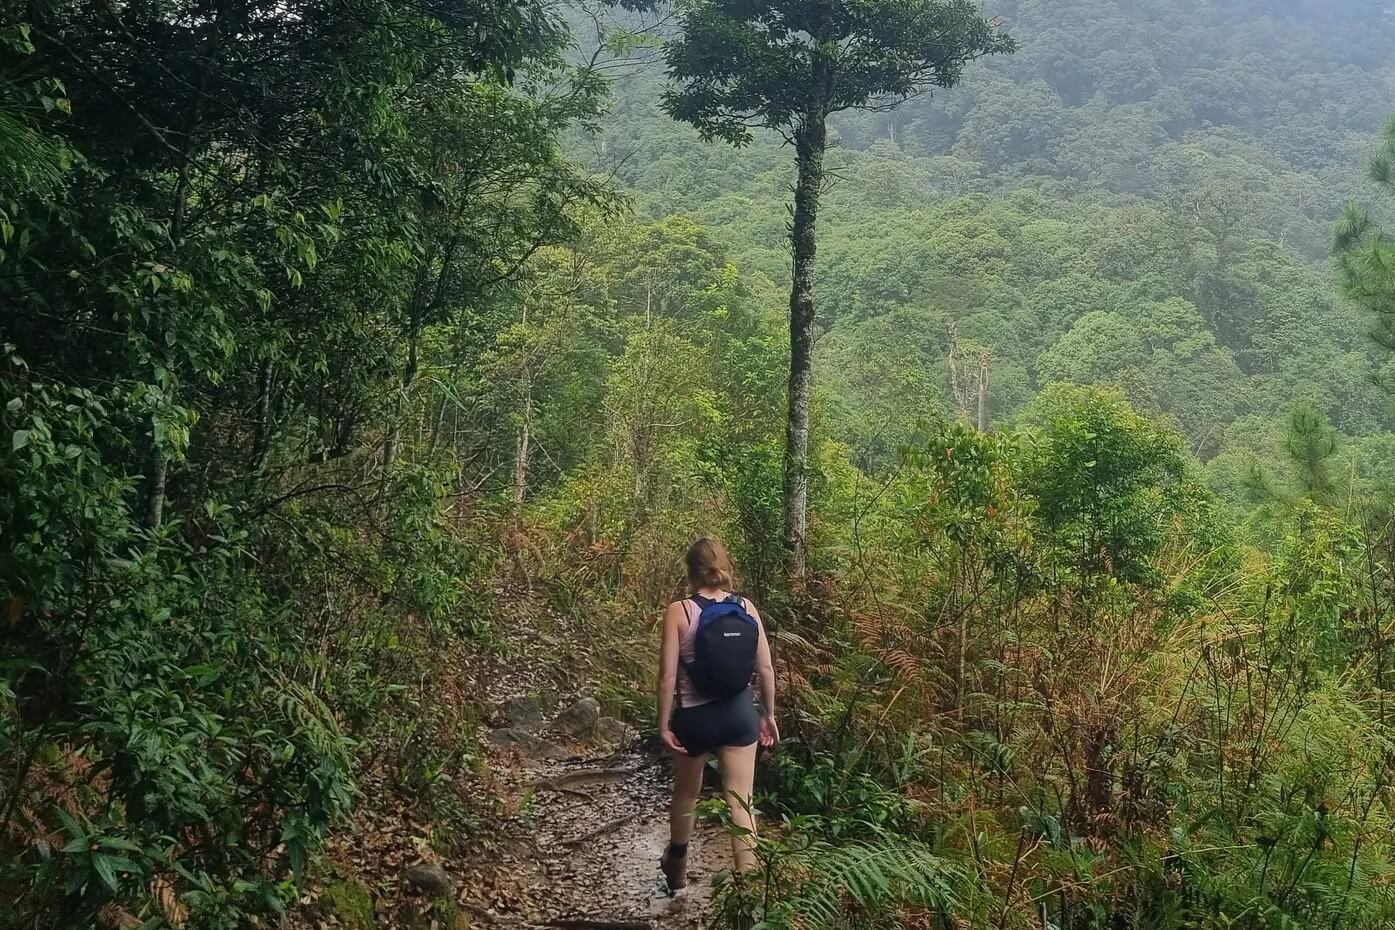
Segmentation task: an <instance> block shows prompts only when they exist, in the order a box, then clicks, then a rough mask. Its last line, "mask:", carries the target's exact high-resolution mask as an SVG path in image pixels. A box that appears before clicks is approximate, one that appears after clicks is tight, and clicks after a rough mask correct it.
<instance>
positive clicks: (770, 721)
mask: <svg viewBox="0 0 1395 930" xmlns="http://www.w3.org/2000/svg"><path fill="white" fill-rule="evenodd" d="M779 741H780V725H779V724H777V723H776V722H775V715H774V714H764V715H762V716H761V718H760V744H761V745H762V746H764V747H765V748H766V749H769V748H770V747H771V746H774V745H775V744H776V743H778V742H779Z"/></svg>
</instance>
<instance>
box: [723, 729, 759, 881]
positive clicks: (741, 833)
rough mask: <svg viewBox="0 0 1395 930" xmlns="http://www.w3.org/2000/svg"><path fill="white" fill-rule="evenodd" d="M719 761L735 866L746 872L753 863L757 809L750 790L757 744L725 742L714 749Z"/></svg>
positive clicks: (753, 788) (754, 864) (754, 771)
mask: <svg viewBox="0 0 1395 930" xmlns="http://www.w3.org/2000/svg"><path fill="white" fill-rule="evenodd" d="M717 759H718V760H719V761H720V762H721V764H722V790H723V792H725V794H726V798H727V808H728V810H730V811H731V822H732V823H733V824H735V825H736V827H737V831H738V832H737V834H736V835H735V836H733V837H732V838H731V851H732V855H733V856H734V857H735V859H736V870H737V871H738V872H748V871H750V870H751V869H753V868H755V866H756V811H755V807H754V806H753V805H754V803H755V801H754V798H753V797H752V794H753V792H754V790H755V783H756V744H755V743H752V744H751V745H749V746H724V747H722V748H721V749H719V750H717Z"/></svg>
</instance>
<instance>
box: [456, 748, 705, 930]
mask: <svg viewBox="0 0 1395 930" xmlns="http://www.w3.org/2000/svg"><path fill="white" fill-rule="evenodd" d="M506 771H507V773H508V774H507V776H506V778H507V783H506V784H501V785H500V786H499V787H500V788H502V789H503V791H504V796H505V797H509V798H512V799H514V800H515V803H517V804H518V805H519V811H520V813H519V817H520V819H521V820H522V821H524V822H525V823H526V824H527V825H528V826H529V828H530V829H528V831H527V833H526V834H525V835H524V836H522V837H521V838H520V841H519V842H516V843H514V844H513V845H512V847H511V848H510V849H508V850H507V851H501V852H499V854H498V855H497V856H495V857H493V858H481V859H478V860H476V861H475V862H474V863H472V864H471V866H470V867H469V869H468V871H467V873H466V874H465V875H464V876H463V882H462V886H463V888H464V893H463V895H462V897H461V899H460V903H461V904H462V905H463V906H464V907H465V909H466V910H467V911H468V912H469V913H470V914H471V915H472V917H474V918H475V920H476V923H478V924H481V925H486V926H498V927H519V928H534V927H539V928H541V927H575V928H583V930H584V928H597V930H607V928H615V930H621V928H623V930H677V928H696V927H700V926H702V925H703V917H704V913H705V909H706V905H707V903H708V901H709V900H710V897H711V889H712V884H711V880H712V878H713V876H714V875H716V874H717V873H718V872H720V871H721V870H723V869H725V868H727V867H729V864H730V847H729V843H728V841H727V838H726V836H725V835H724V834H722V833H721V832H720V831H718V830H715V829H712V828H706V827H700V828H699V831H698V835H696V836H695V837H694V839H693V843H692V846H691V851H690V855H689V869H690V875H691V884H690V885H689V888H688V889H687V890H686V891H685V892H684V893H682V894H680V895H679V896H677V897H672V898H671V897H669V896H668V895H667V893H666V892H665V890H664V886H663V879H662V877H661V875H660V873H659V871H658V868H657V863H658V859H659V856H660V854H661V853H662V852H663V849H664V845H665V844H666V843H667V841H668V820H667V813H666V806H667V797H668V779H669V776H668V770H667V766H666V765H664V764H663V763H662V762H661V761H659V760H656V759H654V758H652V757H649V756H644V755H640V754H638V753H634V752H625V753H619V754H615V755H611V756H607V757H604V758H584V759H573V760H546V761H528V760H520V761H519V762H518V763H517V764H515V765H513V766H511V767H509V768H508V769H507V770H506Z"/></svg>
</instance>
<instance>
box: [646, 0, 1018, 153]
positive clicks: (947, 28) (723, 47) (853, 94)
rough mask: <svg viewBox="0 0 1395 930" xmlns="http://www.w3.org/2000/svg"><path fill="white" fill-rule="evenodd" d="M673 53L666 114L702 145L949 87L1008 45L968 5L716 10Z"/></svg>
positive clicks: (798, 0)
mask: <svg viewBox="0 0 1395 930" xmlns="http://www.w3.org/2000/svg"><path fill="white" fill-rule="evenodd" d="M682 27H683V35H682V38H680V39H678V40H676V41H674V42H673V43H672V44H670V45H669V46H668V49H667V52H666V57H667V60H668V68H669V75H670V77H671V78H673V80H674V81H675V82H676V86H673V87H670V88H669V89H667V90H666V91H665V93H664V97H663V101H664V109H665V111H666V112H667V113H668V114H669V115H670V116H672V117H673V118H674V119H678V120H682V121H683V122H686V123H691V124H692V125H693V126H695V127H696V128H697V129H698V131H699V132H701V133H702V135H703V137H704V138H706V139H721V140H723V141H726V142H729V143H731V144H733V145H743V144H745V143H746V142H749V141H750V129H751V127H752V126H761V127H764V128H767V129H775V130H784V129H786V128H789V127H792V126H795V125H797V124H800V123H802V122H803V121H804V120H806V119H809V118H818V119H822V118H823V117H825V116H827V115H828V114H830V113H836V112H839V111H842V110H848V109H858V108H868V107H893V106H895V105H897V104H899V103H900V102H901V101H903V100H905V99H906V98H907V97H910V96H911V95H913V94H914V93H916V92H917V91H918V90H919V89H920V88H923V87H926V86H935V87H953V86H954V85H955V84H957V83H958V82H959V78H960V76H961V74H962V72H963V69H964V64H965V63H966V62H968V61H971V60H973V59H975V58H978V57H980V56H983V55H990V54H996V53H1005V52H1011V51H1013V49H1014V48H1015V47H1016V46H1015V44H1014V42H1013V40H1012V39H1011V38H1010V37H1009V36H1007V35H1006V34H1004V33H1002V32H1000V31H999V30H998V27H997V23H996V22H995V21H991V20H988V19H985V18H984V17H983V16H982V15H980V12H979V9H978V6H977V4H974V3H971V2H969V0H901V2H898V0H714V2H705V3H699V4H697V5H695V6H694V7H693V8H692V9H691V10H690V11H689V12H687V13H685V14H684V16H683V18H682Z"/></svg>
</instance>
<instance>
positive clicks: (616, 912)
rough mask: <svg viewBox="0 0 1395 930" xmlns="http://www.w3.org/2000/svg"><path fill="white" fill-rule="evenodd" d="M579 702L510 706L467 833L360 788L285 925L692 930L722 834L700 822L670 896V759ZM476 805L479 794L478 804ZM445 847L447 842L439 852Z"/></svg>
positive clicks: (381, 929) (383, 793)
mask: <svg viewBox="0 0 1395 930" xmlns="http://www.w3.org/2000/svg"><path fill="white" fill-rule="evenodd" d="M598 714H599V708H598V707H597V706H596V705H595V702H594V701H589V700H583V701H578V702H577V703H576V704H574V705H572V706H571V707H570V708H568V709H567V710H566V711H564V712H563V713H562V714H560V715H558V716H556V717H553V718H552V719H550V720H544V719H543V716H542V714H541V712H540V711H538V710H537V709H536V707H535V706H532V705H531V702H529V701H528V700H526V699H516V700H513V701H510V702H506V703H505V704H504V705H503V706H502V707H501V709H500V711H499V715H498V717H496V719H495V721H494V722H495V723H496V724H497V725H496V726H495V727H493V728H490V729H487V730H486V731H485V734H484V735H485V739H484V744H485V745H486V747H487V749H486V752H487V759H486V761H485V765H484V771H485V775H484V777H483V782H484V783H483V785H481V786H480V787H481V788H482V789H483V790H484V796H486V797H487V798H488V802H487V805H486V804H484V803H483V802H479V803H480V804H481V806H480V809H481V810H486V811H487V813H485V814H484V815H483V816H482V818H481V819H480V820H479V821H478V826H477V827H476V828H474V829H473V830H472V831H471V835H470V836H469V838H468V839H467V840H465V841H464V842H457V841H458V840H459V837H458V836H456V835H453V834H448V833H443V829H448V828H443V826H442V825H441V824H440V823H439V822H431V821H429V820H427V819H425V818H424V817H423V816H421V815H420V814H419V813H418V809H417V807H416V806H415V805H414V804H413V802H412V799H411V798H410V797H402V796H401V795H400V794H396V793H392V792H390V791H389V790H388V789H387V787H386V786H378V785H374V784H369V785H366V786H365V788H366V789H367V792H368V793H370V794H374V795H376V796H377V797H379V798H380V799H382V800H384V801H386V800H387V799H389V798H390V799H391V800H390V803H378V804H375V805H367V806H365V808H364V809H363V810H361V811H360V814H359V816H358V818H357V821H356V823H355V825H354V827H353V828H352V829H349V830H343V831H340V832H338V833H336V835H335V836H334V838H332V839H331V841H330V844H329V849H328V850H327V857H326V858H327V862H328V868H327V869H326V870H325V874H321V875H319V876H317V878H316V879H315V880H314V881H312V883H311V884H310V886H309V887H307V888H306V890H305V895H304V897H303V898H302V900H301V906H300V907H298V908H297V909H296V912H295V913H294V914H293V915H292V918H291V921H290V924H289V925H290V927H291V928H292V930H338V928H343V930H482V928H489V930H494V928H499V930H543V928H557V930H567V928H571V930H696V928H700V927H703V926H705V925H706V919H705V918H706V913H707V909H708V905H709V903H710V901H711V898H712V894H713V883H712V880H713V878H714V877H715V876H716V875H717V874H718V873H720V872H722V871H723V870H725V869H727V868H729V867H730V864H731V851H730V841H729V838H728V837H727V836H726V834H725V833H724V832H722V831H721V830H720V829H719V828H716V827H713V826H708V825H703V824H699V826H698V829H697V831H696V833H695V835H694V837H693V840H692V844H691V846H690V849H689V876H690V878H689V886H688V888H687V889H686V890H685V891H684V892H682V893H680V894H679V895H678V896H676V897H670V896H669V895H668V894H667V892H666V889H665V887H664V884H663V878H662V876H661V874H660V872H659V870H658V861H659V856H660V854H661V853H662V852H663V850H664V846H665V844H666V843H667V842H668V812H667V804H668V792H669V783H670V774H669V767H668V763H667V760H666V758H664V757H662V756H660V755H655V754H649V753H646V752H645V751H643V749H642V747H640V746H639V745H638V743H637V741H636V739H635V737H634V735H633V734H632V733H630V732H628V731H627V730H626V729H625V728H624V727H623V726H622V725H620V724H619V723H618V722H617V721H607V718H603V717H599V716H598ZM477 801H478V799H477ZM443 850H449V851H443Z"/></svg>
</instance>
